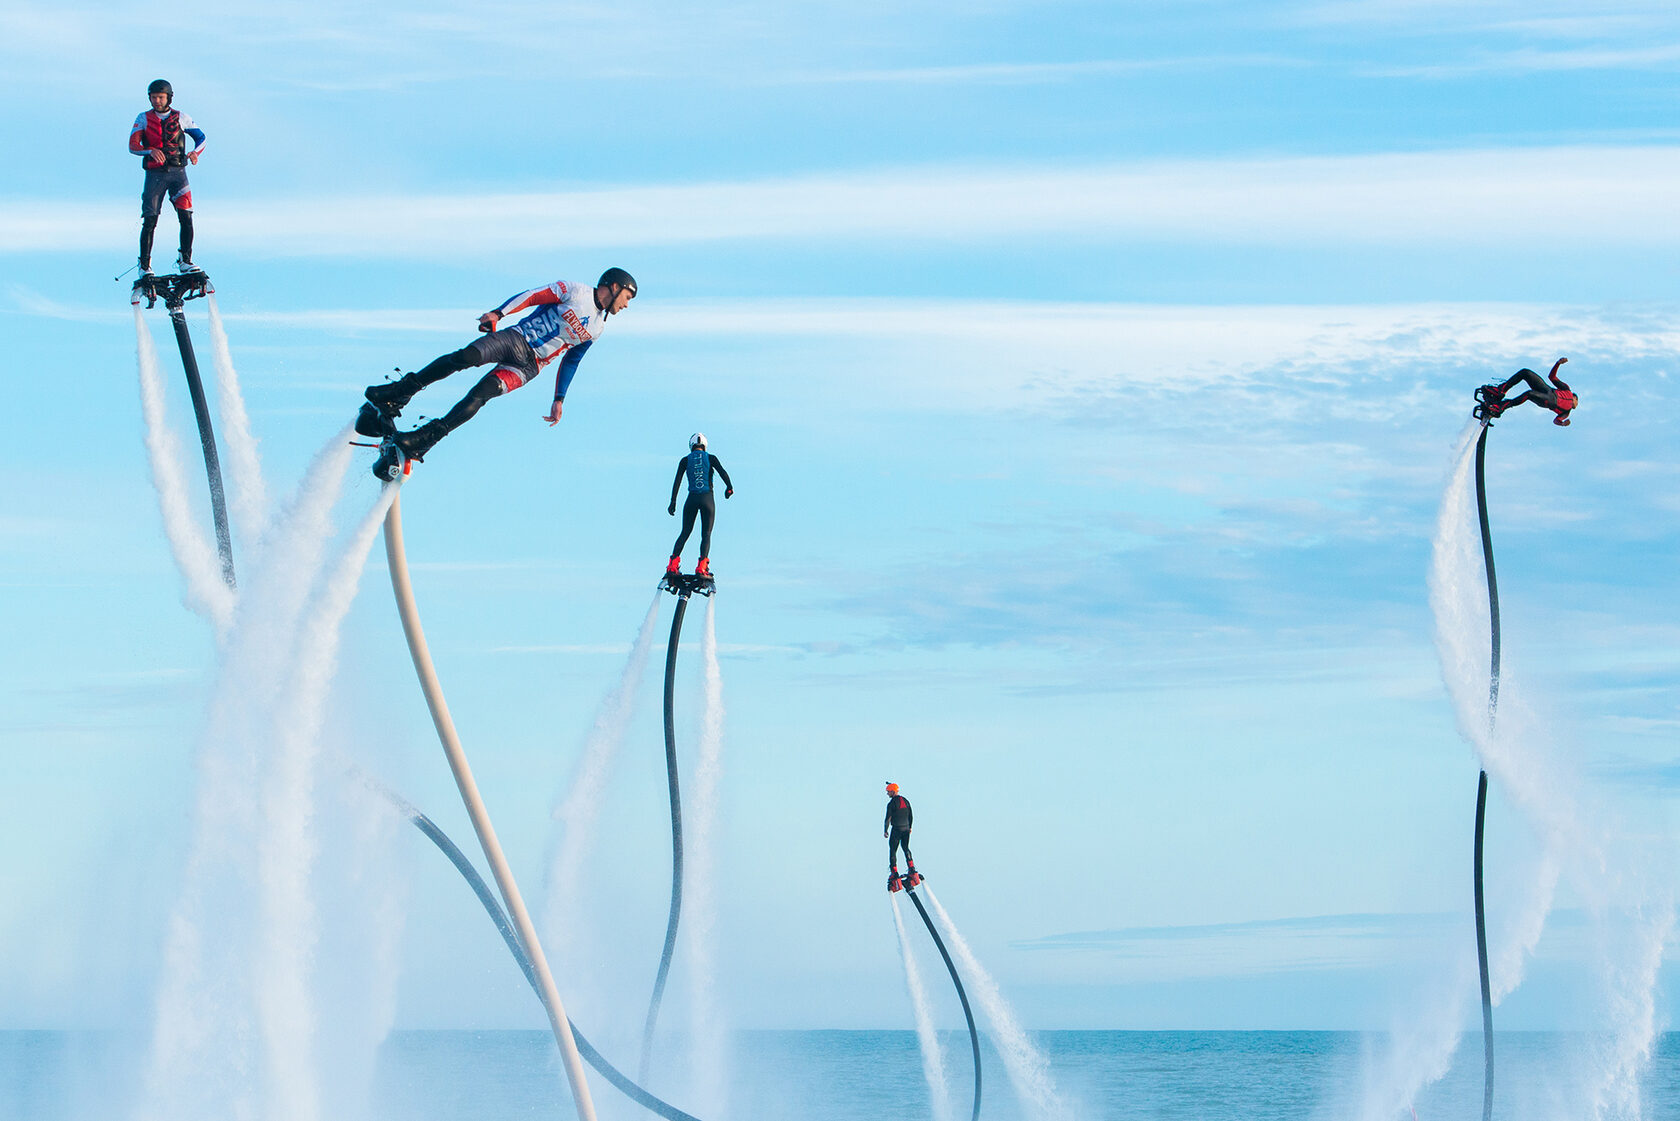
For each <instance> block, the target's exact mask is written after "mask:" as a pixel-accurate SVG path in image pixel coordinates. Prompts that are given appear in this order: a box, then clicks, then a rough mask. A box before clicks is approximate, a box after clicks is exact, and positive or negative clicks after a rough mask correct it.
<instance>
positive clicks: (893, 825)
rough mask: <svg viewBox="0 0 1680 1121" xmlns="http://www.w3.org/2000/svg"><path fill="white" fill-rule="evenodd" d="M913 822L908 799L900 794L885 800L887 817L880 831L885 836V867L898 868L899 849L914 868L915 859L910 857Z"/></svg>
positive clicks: (913, 817)
mask: <svg viewBox="0 0 1680 1121" xmlns="http://www.w3.org/2000/svg"><path fill="white" fill-rule="evenodd" d="M915 820H916V814H915V811H913V810H912V809H911V808H910V799H908V798H906V797H905V796H904V795H902V794H894V795H893V796H892V797H891V798H888V799H887V816H886V817H885V818H883V819H882V821H881V831H882V832H883V833H886V834H887V867H889V868H897V867H898V850H899V849H901V848H902V849H903V850H904V859H905V860H906V861H907V862H908V863H909V865H910V867H912V868H914V867H915V866H916V858H915V857H913V856H911V855H910V826H911V825H912V824H914V822H915Z"/></svg>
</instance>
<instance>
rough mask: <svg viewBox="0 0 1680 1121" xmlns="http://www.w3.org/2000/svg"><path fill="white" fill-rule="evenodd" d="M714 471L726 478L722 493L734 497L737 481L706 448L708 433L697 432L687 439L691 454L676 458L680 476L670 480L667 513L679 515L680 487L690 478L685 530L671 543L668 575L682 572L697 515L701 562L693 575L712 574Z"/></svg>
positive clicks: (714, 498) (715, 506)
mask: <svg viewBox="0 0 1680 1121" xmlns="http://www.w3.org/2000/svg"><path fill="white" fill-rule="evenodd" d="M714 471H715V472H717V474H718V476H719V477H720V478H722V479H723V496H724V497H725V498H732V497H734V494H735V484H734V483H732V482H730V481H729V472H727V471H725V470H724V469H723V464H722V463H720V462H718V457H717V456H715V455H713V454H712V453H711V452H709V451H707V450H706V434H705V433H704V432H696V433H695V434H694V435H692V436H690V437H689V438H688V454H687V455H685V456H683V457H682V458H681V459H679V460H677V477H676V478H674V479H672V480H671V504H670V505H669V506H667V507H665V512H666V513H667V514H670V515H671V516H672V517H676V514H677V488H679V487H681V486H682V482H683V479H684V478H687V479H688V498H687V499H686V500H684V502H683V521H682V532H681V533H680V534H678V535H677V543H676V544H675V545H672V546H671V560H670V562H669V563H667V564H666V565H665V574H666V575H667V576H675V575H677V574H678V573H679V572H681V571H682V551H683V546H684V545H686V544H688V535H689V534H691V533H693V532H694V516H695V515H696V514H698V515H700V563H699V564H697V565H695V566H694V575H696V576H710V575H711V574H712V562H711V555H712V521H713V519H715V518H716V517H717V499H716V497H715V496H714V493H713V488H712V473H713V472H714Z"/></svg>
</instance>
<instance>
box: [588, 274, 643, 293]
mask: <svg viewBox="0 0 1680 1121" xmlns="http://www.w3.org/2000/svg"><path fill="white" fill-rule="evenodd" d="M608 284H616V285H618V286H619V287H620V288H628V289H629V290H630V295H631V296H632V297H634V296H635V295H636V278H635V277H633V276H631V275H630V274H629V273H627V272H625V271H624V270H623V269H620V268H610V269H608V270H607V271H606V272H604V273H602V274H601V279H600V280H598V281H596V282H595V286H596V287H597V288H600V287H604V286H605V285H608Z"/></svg>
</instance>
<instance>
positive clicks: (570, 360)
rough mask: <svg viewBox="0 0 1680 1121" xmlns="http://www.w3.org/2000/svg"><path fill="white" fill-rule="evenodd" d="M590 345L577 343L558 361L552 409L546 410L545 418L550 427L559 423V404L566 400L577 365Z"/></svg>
mask: <svg viewBox="0 0 1680 1121" xmlns="http://www.w3.org/2000/svg"><path fill="white" fill-rule="evenodd" d="M592 345H593V343H579V344H578V345H577V346H574V347H572V349H570V350H568V351H567V352H566V354H565V357H563V358H561V359H560V368H559V369H558V370H557V371H555V374H554V407H553V408H551V409H549V410H548V416H547V417H546V418H545V419H546V420H547V421H548V423H549V426H550V427H553V426H554V425H556V424H558V423H560V403H561V402H562V401H564V400H565V399H566V390H567V389H569V388H571V384H572V378H573V376H574V375H576V374H577V368H578V363H579V362H582V361H583V352H584V351H586V350H588V349H589V348H590V346H592Z"/></svg>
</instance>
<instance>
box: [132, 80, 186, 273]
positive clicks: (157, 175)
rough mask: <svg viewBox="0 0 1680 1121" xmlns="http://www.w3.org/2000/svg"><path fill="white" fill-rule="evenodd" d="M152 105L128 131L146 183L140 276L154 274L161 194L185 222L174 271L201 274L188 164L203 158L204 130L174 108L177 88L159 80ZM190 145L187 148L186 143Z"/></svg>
mask: <svg viewBox="0 0 1680 1121" xmlns="http://www.w3.org/2000/svg"><path fill="white" fill-rule="evenodd" d="M146 97H147V98H148V99H149V100H150V101H151V103H152V107H151V108H150V109H148V110H146V111H145V112H144V113H141V114H140V115H139V116H138V117H136V118H134V127H133V128H131V129H129V130H128V150H129V151H130V152H133V153H134V154H135V155H137V156H139V157H140V166H141V167H142V168H144V169H145V171H146V183H145V186H143V187H142V188H141V189H140V276H141V278H142V280H144V278H146V277H149V276H151V275H152V235H153V234H155V233H156V232H157V224H158V215H160V214H162V213H163V196H164V195H168V196H169V201H170V202H171V203H172V204H173V205H174V207H175V217H176V218H178V219H179V220H180V223H181V254H180V256H179V257H178V258H176V261H175V271H176V272H180V273H195V272H202V271H203V270H202V269H200V268H199V267H198V266H197V265H194V264H193V261H192V244H193V216H192V187H191V186H189V185H188V183H187V165H188V164H189V163H191V164H196V163H198V157H199V156H201V155H203V154H204V130H203V129H201V128H199V127H198V126H197V125H196V124H194V123H193V119H192V118H191V117H189V116H187V115H186V114H185V113H183V112H181V111H180V110H179V109H177V108H175V87H174V86H171V85H170V84H169V83H168V82H166V81H164V80H163V79H162V78H159V79H158V80H157V81H155V82H153V83H152V84H151V85H150V86H147V87H146ZM187 140H191V141H192V147H191V148H188V147H187V145H186V141H187Z"/></svg>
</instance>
